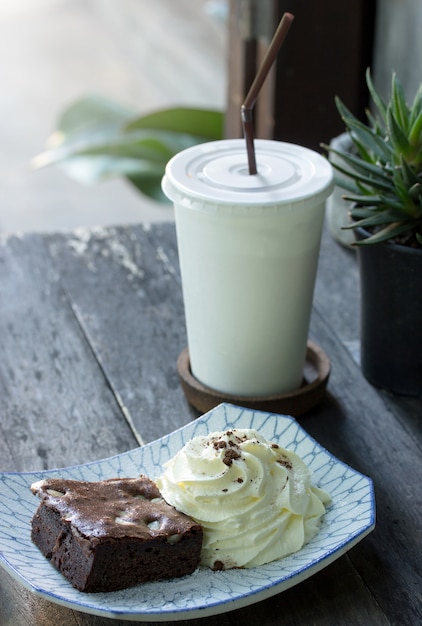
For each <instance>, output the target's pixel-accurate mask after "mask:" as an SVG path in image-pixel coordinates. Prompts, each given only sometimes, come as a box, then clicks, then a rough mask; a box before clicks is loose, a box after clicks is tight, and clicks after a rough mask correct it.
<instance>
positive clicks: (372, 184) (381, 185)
mask: <svg viewBox="0 0 422 626" xmlns="http://www.w3.org/2000/svg"><path fill="white" fill-rule="evenodd" d="M332 166H333V167H334V168H335V169H336V170H338V171H339V172H341V173H342V174H344V175H345V176H348V177H349V178H352V179H353V180H354V181H356V182H357V183H361V184H362V185H363V188H364V192H365V194H366V193H367V194H370V193H372V190H373V189H379V190H380V191H386V192H394V185H393V184H392V182H390V181H388V180H387V179H386V181H385V182H384V181H383V180H378V179H375V178H370V177H369V176H362V175H361V174H359V173H357V172H351V171H350V170H347V169H346V168H345V167H342V166H341V165H339V164H338V163H332ZM339 184H340V186H341V187H342V186H343V183H342V182H341V181H340V183H339Z"/></svg>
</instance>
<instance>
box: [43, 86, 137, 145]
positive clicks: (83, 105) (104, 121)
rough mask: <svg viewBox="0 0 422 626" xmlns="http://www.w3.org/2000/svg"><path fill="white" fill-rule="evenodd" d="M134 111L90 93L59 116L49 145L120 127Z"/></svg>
mask: <svg viewBox="0 0 422 626" xmlns="http://www.w3.org/2000/svg"><path fill="white" fill-rule="evenodd" d="M134 115H135V112H134V111H133V110H131V109H129V108H127V107H124V106H123V105H121V104H118V103H116V102H113V101H111V100H108V99H107V98H104V97H102V96H97V95H92V96H87V97H85V98H81V99H80V100H78V101H76V102H74V103H73V104H71V105H69V106H68V107H67V108H66V109H65V110H64V112H63V113H62V115H61V116H60V118H59V120H58V124H57V130H56V132H55V133H54V134H53V136H52V137H53V140H51V139H50V142H49V143H50V145H51V144H53V145H60V144H61V143H63V142H64V141H66V140H69V138H73V137H75V136H79V135H86V134H87V133H88V134H89V135H92V134H93V133H98V132H99V131H101V132H104V131H107V133H108V132H110V130H113V131H115V130H116V129H117V128H120V127H121V126H122V125H123V124H126V123H127V122H128V121H129V120H130V119H133V117H134Z"/></svg>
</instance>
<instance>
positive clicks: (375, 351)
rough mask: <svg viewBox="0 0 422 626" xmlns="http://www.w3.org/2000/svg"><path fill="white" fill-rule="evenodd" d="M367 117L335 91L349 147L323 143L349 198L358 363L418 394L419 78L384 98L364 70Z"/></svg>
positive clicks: (421, 318)
mask: <svg viewBox="0 0 422 626" xmlns="http://www.w3.org/2000/svg"><path fill="white" fill-rule="evenodd" d="M366 80H367V85H368V89H369V93H370V96H371V99H372V102H373V110H372V112H368V124H364V123H362V122H360V121H359V120H358V119H357V118H356V117H355V116H354V115H353V114H352V113H351V112H350V111H349V110H348V109H347V107H346V106H345V105H344V104H343V103H342V102H341V100H340V99H339V98H336V106H337V109H338V111H339V114H340V115H341V117H342V119H343V121H344V123H345V126H346V132H347V134H348V135H349V137H350V139H351V142H352V146H353V149H352V150H337V149H335V148H333V147H332V146H331V147H329V146H324V147H325V148H326V149H327V150H328V151H329V155H330V161H331V162H332V164H333V167H334V168H335V169H336V170H337V171H338V172H339V173H340V178H339V181H338V184H339V185H340V186H341V187H342V188H343V189H345V190H346V191H347V193H346V194H345V196H344V199H345V200H347V201H348V202H351V203H352V205H351V210H350V215H351V223H350V225H349V226H347V228H351V229H353V230H354V233H355V236H356V242H355V245H356V247H357V250H358V261H359V269H360V284H361V296H362V299H361V302H362V305H361V366H362V371H363V373H364V375H365V376H366V378H367V379H368V380H369V381H370V382H371V383H373V384H375V385H376V386H379V387H381V388H384V389H387V390H389V391H392V392H395V393H400V394H405V395H413V396H418V395H421V394H422V84H421V85H420V87H419V89H418V91H417V93H416V96H415V98H414V100H413V103H412V104H411V105H410V106H409V105H408V104H407V102H406V99H405V95H404V91H403V88H402V86H401V84H400V82H399V80H398V79H397V77H396V75H395V74H393V77H392V87H391V97H390V99H389V101H388V102H385V101H384V100H383V99H382V97H381V96H380V95H379V93H378V91H377V90H376V89H375V87H374V84H373V81H372V79H371V74H370V71H369V70H368V71H367V74H366Z"/></svg>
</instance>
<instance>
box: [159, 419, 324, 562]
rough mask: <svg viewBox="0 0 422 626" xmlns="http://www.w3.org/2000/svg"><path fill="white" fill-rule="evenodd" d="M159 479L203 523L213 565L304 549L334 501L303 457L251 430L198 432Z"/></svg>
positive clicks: (206, 553) (173, 500) (174, 501)
mask: <svg viewBox="0 0 422 626" xmlns="http://www.w3.org/2000/svg"><path fill="white" fill-rule="evenodd" d="M156 482H157V485H158V487H159V489H160V491H161V494H162V496H163V497H164V499H165V500H166V501H167V502H168V503H169V504H171V505H172V506H174V507H175V508H176V509H178V510H179V511H181V512H183V513H185V514H186V515H189V516H190V517H192V518H193V519H194V520H195V521H196V522H198V523H200V524H201V525H202V527H203V530H204V541H203V547H202V557H201V564H202V565H206V566H208V567H211V568H212V569H214V570H218V569H230V568H234V567H253V566H256V565H262V564H264V563H269V562H270V561H273V560H275V559H279V558H281V557H284V556H286V555H288V554H291V553H293V552H296V551H297V550H300V548H301V547H302V546H303V545H304V544H305V543H307V542H308V541H309V540H310V539H311V538H312V537H313V536H314V535H316V533H317V532H318V531H319V528H320V522H321V518H322V516H323V515H324V513H325V505H326V504H327V503H328V502H329V501H330V496H329V495H328V494H327V493H326V492H325V491H323V490H322V489H319V488H318V487H316V486H313V485H312V484H311V475H310V472H309V470H308V468H307V466H306V465H305V463H304V462H303V461H302V459H301V458H300V457H299V456H298V455H297V454H295V453H294V452H292V451H291V450H286V449H284V448H282V447H280V446H279V445H278V444H275V443H271V442H269V441H267V440H266V439H265V438H264V437H262V436H261V435H260V434H259V433H257V432H256V431H254V430H251V429H233V430H228V431H226V432H215V433H211V434H210V435H208V436H206V437H195V438H194V439H192V440H191V441H189V442H188V443H187V444H186V445H185V446H184V447H183V448H182V449H181V450H180V451H179V452H178V453H177V454H176V455H175V456H174V457H173V458H172V459H170V461H168V462H167V463H166V465H165V468H164V472H163V474H162V476H160V477H159V478H158V479H157V481H156Z"/></svg>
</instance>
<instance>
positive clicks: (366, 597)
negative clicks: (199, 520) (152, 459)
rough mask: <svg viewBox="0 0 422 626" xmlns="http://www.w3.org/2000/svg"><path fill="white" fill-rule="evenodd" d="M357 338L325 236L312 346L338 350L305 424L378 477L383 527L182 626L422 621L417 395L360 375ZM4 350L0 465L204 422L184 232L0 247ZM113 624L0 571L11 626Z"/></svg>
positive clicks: (52, 460)
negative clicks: (180, 246) (194, 379)
mask: <svg viewBox="0 0 422 626" xmlns="http://www.w3.org/2000/svg"><path fill="white" fill-rule="evenodd" d="M358 333H359V291H358V275H357V267H356V260H355V258H354V253H353V251H350V250H346V249H344V248H341V247H339V246H338V244H336V243H335V242H334V241H333V240H332V239H331V238H330V237H329V236H328V235H326V234H324V237H323V243H322V249H321V257H320V266H319V271H318V279H317V285H316V290H315V298H314V309H313V315H312V320H311V329H310V338H311V339H312V340H314V341H315V342H316V343H318V344H319V345H320V346H321V347H322V348H323V349H324V350H325V352H326V353H327V354H328V355H329V357H330V360H331V375H330V379H329V383H328V388H327V394H326V396H325V398H324V400H323V401H322V402H321V403H320V404H319V405H318V406H317V407H316V408H315V409H314V410H312V411H311V412H310V413H309V414H307V415H305V416H303V417H301V418H299V421H300V423H301V424H302V425H303V426H304V428H305V429H306V430H307V431H308V432H309V433H310V434H311V435H312V436H313V437H315V438H316V439H317V440H318V441H319V442H320V443H321V444H322V445H323V446H325V447H326V448H327V449H328V450H329V451H330V452H331V453H332V454H334V455H335V456H336V457H338V458H339V459H340V460H341V461H343V462H345V463H347V464H349V465H351V466H352V467H354V468H355V469H357V470H358V471H361V472H362V473H364V474H367V475H369V476H371V478H372V479H373V480H374V485H375V494H376V502H377V526H376V529H375V531H374V532H373V533H371V534H370V535H369V536H368V537H366V538H365V539H364V540H363V541H362V542H361V543H359V544H358V545H357V546H355V547H354V548H353V549H352V550H350V551H349V552H348V554H347V555H345V556H343V557H341V558H340V559H338V560H337V561H336V562H335V563H333V564H332V565H330V566H328V567H327V568H326V569H324V570H323V571H321V572H319V573H318V574H316V575H315V576H313V577H312V578H311V579H309V580H307V581H305V582H303V583H301V584H300V585H298V586H297V587H294V588H292V589H290V590H288V591H286V592H284V593H282V594H279V595H278V596H275V597H274V598H271V599H269V600H266V601H264V602H260V603H258V604H256V605H254V606H252V607H249V608H247V609H241V610H237V611H233V612H230V613H227V614H224V615H222V616H216V617H210V618H204V619H201V620H191V621H182V622H179V623H181V624H194V623H196V622H197V623H198V624H201V625H204V626H214V625H215V624H219V625H222V626H226V625H231V626H234V625H240V624H242V625H243V624H255V623H256V624H258V623H259V624H262V625H263V626H265V625H267V624H268V625H274V626H275V625H276V624H277V625H278V624H282V623H286V624H304V625H305V624H306V625H307V624H318V625H327V626H328V625H330V626H332V624H342V625H344V624H350V625H352V624H353V625H354V624H376V625H378V624H380V625H383V624H397V625H398V624H406V625H407V624H409V625H410V624H411V625H413V624H418V623H421V621H422V611H421V589H422V585H421V582H422V581H421V572H420V555H421V533H420V519H421V518H422V510H421V508H422V498H421V486H420V475H421V470H422V467H421V466H422V462H421V458H422V457H421V413H422V411H421V400H420V399H418V398H400V397H398V396H395V397H392V396H390V395H389V394H386V393H383V392H381V391H379V390H377V389H375V388H374V387H372V386H371V385H370V384H369V383H368V382H367V381H366V380H365V379H364V378H363V377H362V374H361V372H360V368H359V366H358V363H357V362H356V359H355V354H356V351H355V350H354V348H355V347H356V346H357V345H358V338H359V336H358ZM0 342H1V345H0V351H1V360H0V429H1V431H0V432H1V437H0V455H1V456H0V469H1V470H3V471H25V470H33V469H43V468H52V467H60V466H66V465H70V464H74V463H83V462H86V461H91V460H95V459H100V458H103V457H105V456H108V455H110V454H114V453H118V452H122V451H125V450H128V449H130V448H133V447H135V446H137V445H139V444H140V443H142V442H148V441H152V440H153V439H155V438H157V437H159V436H161V435H163V434H165V433H168V432H171V431H172V430H174V429H175V428H178V427H180V426H182V425H183V424H185V423H187V422H189V421H190V420H191V419H194V418H195V417H196V415H197V413H196V412H195V411H194V410H193V409H192V408H190V407H189V406H188V404H187V402H186V399H185V397H184V395H183V392H182V390H181V387H180V385H179V382H178V377H177V370H176V361H177V357H178V355H179V353H180V352H181V350H182V349H183V348H184V347H185V345H186V335H185V327H184V314H183V301H182V294H181V284H180V276H179V269H178V264H177V246H176V239H175V229H174V225H173V224H157V225H154V226H148V225H143V224H140V225H136V226H131V227H116V228H113V227H111V228H101V229H93V230H78V231H75V232H71V233H68V234H53V235H28V236H25V237H22V238H21V237H16V236H12V237H6V238H3V240H2V241H1V244H0ZM192 584H194V581H192ZM109 623H110V624H116V625H120V624H123V623H128V622H120V621H118V620H117V621H116V620H110V619H106V618H100V617H95V616H90V615H87V614H82V613H78V612H74V611H71V610H69V609H64V608H61V607H59V606H56V605H55V604H52V603H49V602H47V601H45V600H41V599H39V598H37V597H36V596H34V595H32V594H31V593H30V592H27V591H25V590H24V589H23V587H22V586H21V585H20V584H19V583H17V582H16V581H12V580H11V579H10V577H9V576H8V574H6V573H5V572H4V571H0V624H1V625H2V626H3V625H4V626H21V625H22V626H27V625H28V624H31V625H32V624H34V625H35V626H39V625H42V626H53V624H54V625H57V624H60V625H61V626H67V625H69V626H70V625H71V626H82V625H83V626H87V625H88V624H89V625H91V626H94V625H95V626H100V625H102V624H104V625H105V624H109ZM143 623H145V622H143Z"/></svg>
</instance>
